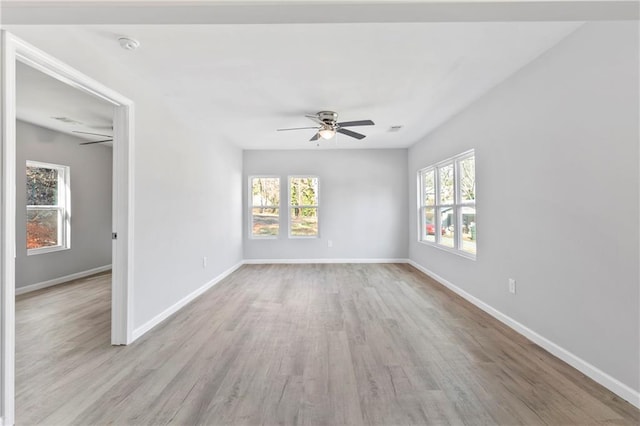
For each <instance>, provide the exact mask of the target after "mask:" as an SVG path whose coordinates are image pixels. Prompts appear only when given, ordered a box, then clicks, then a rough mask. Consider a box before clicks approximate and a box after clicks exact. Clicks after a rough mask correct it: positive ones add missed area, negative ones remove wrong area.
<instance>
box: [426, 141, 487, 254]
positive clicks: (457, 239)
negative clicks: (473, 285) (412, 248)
mask: <svg viewBox="0 0 640 426" xmlns="http://www.w3.org/2000/svg"><path fill="white" fill-rule="evenodd" d="M470 157H475V151H474V150H469V151H466V152H463V153H462V154H459V155H456V156H454V157H450V158H447V159H446V160H443V161H440V162H438V163H436V164H433V165H431V166H428V167H424V168H422V169H420V170H418V227H419V228H418V241H419V242H421V243H424V244H427V245H430V246H432V247H437V248H439V249H442V250H445V251H448V252H452V253H455V254H458V255H460V256H464V257H467V258H470V259H473V260H475V259H476V255H477V247H476V253H469V252H467V251H463V250H462V244H463V243H462V238H463V237H462V209H463V207H473V208H474V209H476V212H477V208H476V200H475V199H474V200H472V201H462V197H461V194H460V177H461V173H460V162H461V161H463V160H466V159H468V158H470ZM474 161H475V160H474ZM450 165H453V193H454V200H453V203H452V204H449V203H442V202H441V200H440V169H441V168H443V167H446V166H450ZM431 171H433V172H434V190H435V200H434V201H435V202H434V204H433V205H429V206H427V205H426V204H425V202H424V201H425V200H424V199H425V188H424V178H423V176H424V174H425V173H428V172H431ZM476 199H477V196H476ZM426 208H433V209H434V219H435V220H434V237H435V242H434V241H427V239H426V238H427V229H426V226H427V224H426V221H425V214H424V210H425V209H426ZM444 208H451V209H453V221H454V222H453V226H454V239H453V247H448V246H446V245H444V244H442V233H441V231H440V230H441V229H442V214H441V211H442V209H444ZM476 223H477V218H476Z"/></svg>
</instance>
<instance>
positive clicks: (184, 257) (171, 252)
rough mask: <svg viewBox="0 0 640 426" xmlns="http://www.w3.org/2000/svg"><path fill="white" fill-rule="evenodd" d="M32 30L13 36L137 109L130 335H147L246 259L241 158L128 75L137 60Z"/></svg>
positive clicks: (208, 126) (208, 128)
mask: <svg viewBox="0 0 640 426" xmlns="http://www.w3.org/2000/svg"><path fill="white" fill-rule="evenodd" d="M23 30H24V31H23ZM29 30H30V27H29V26H26V27H21V28H12V32H13V33H15V34H16V35H17V36H18V37H22V38H24V39H25V40H26V41H27V42H29V43H31V44H33V45H35V46H37V47H38V48H40V49H42V50H44V51H45V52H47V53H49V54H51V55H53V56H55V57H57V58H58V59H60V60H62V61H63V62H66V63H68V64H69V65H71V66H73V67H74V68H76V69H78V70H80V71H81V72H83V73H85V74H87V75H88V76H90V77H92V78H94V79H96V80H98V81H100V82H101V83H103V84H105V85H106V86H108V87H110V88H112V89H113V90H116V91H118V92H120V93H121V94H123V95H124V96H126V97H128V98H129V99H131V100H133V101H134V102H135V115H136V116H135V123H134V132H135V152H134V158H133V162H134V168H135V172H134V176H133V180H134V203H133V205H132V206H131V208H133V210H134V214H135V221H134V235H133V240H134V241H133V243H134V263H133V265H130V267H133V270H134V271H133V272H134V280H133V323H134V324H133V327H134V330H135V329H142V328H144V325H145V324H147V323H149V322H150V321H151V320H152V319H154V318H155V317H156V316H158V315H160V314H162V313H163V312H165V311H167V310H168V309H169V308H170V307H172V306H173V305H175V304H176V303H177V302H179V301H180V300H182V299H183V298H185V297H187V296H188V295H190V294H192V293H194V292H195V291H196V290H198V289H199V288H201V287H202V286H204V285H205V284H207V283H208V282H210V281H211V280H213V279H215V278H216V277H218V276H219V275H220V274H222V273H224V272H225V271H227V270H229V269H230V268H232V267H233V266H235V265H237V264H238V263H239V262H241V261H242V198H241V194H242V186H241V184H242V151H241V150H240V149H238V148H236V147H235V146H233V145H232V144H231V143H230V142H228V141H227V140H226V139H225V138H224V136H223V135H220V134H217V133H216V132H215V122H214V121H211V122H206V123H205V122H202V121H198V120H192V121H185V119H184V118H179V117H178V116H176V114H174V113H173V112H172V111H171V109H170V105H171V100H170V99H169V98H167V96H169V95H166V94H165V93H164V92H158V91H157V90H156V89H155V88H153V87H149V86H148V85H147V84H146V82H145V79H144V76H135V75H131V73H130V71H129V69H128V68H127V66H126V63H127V61H129V60H135V57H134V56H130V57H126V58H123V60H122V62H119V63H113V62H111V61H109V60H106V59H105V58H104V57H103V56H101V55H96V54H95V46H93V45H91V44H90V43H86V42H85V41H84V40H82V39H81V38H79V37H73V36H72V35H70V34H69V33H65V34H66V35H65V36H62V37H60V39H56V40H55V41H54V40H52V39H51V38H49V37H47V34H48V33H47V31H52V32H53V31H56V28H55V27H52V28H49V29H47V28H40V27H39V28H37V31H33V32H30V31H29ZM69 46H73V49H69ZM114 48H117V46H116V47H114ZM78 52H80V53H81V54H78ZM70 53H72V54H70ZM74 57H76V58H77V57H85V58H91V60H82V61H78V60H74V59H73V58H74ZM166 105H168V106H169V107H168V106H166ZM181 117H184V115H182V116H181ZM205 256H206V257H207V258H208V263H207V267H206V268H203V266H202V258H203V257H205Z"/></svg>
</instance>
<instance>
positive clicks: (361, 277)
mask: <svg viewBox="0 0 640 426" xmlns="http://www.w3.org/2000/svg"><path fill="white" fill-rule="evenodd" d="M110 279H111V277H110V275H109V274H101V275H97V276H94V277H88V278H86V279H82V280H77V281H74V282H71V283H68V284H65V285H60V286H56V287H52V288H49V289H45V290H41V291H37V292H33V293H29V294H25V295H21V296H19V297H17V298H16V349H17V350H16V409H17V413H16V415H17V422H18V424H19V425H36V424H43V425H55V426H57V425H88V424H91V425H94V424H95V425H102V424H113V425H246V426H254V425H256V426H258V425H264V426H272V425H330V426H341V425H380V426H396V425H496V424H498V425H560V424H562V425H586V424H589V425H591V424H593V425H598V424H601V425H637V424H640V411H639V410H637V409H636V408H634V407H633V406H631V405H630V404H629V403H627V402H624V401H622V400H621V399H620V398H619V397H617V396H615V395H613V394H612V393H611V392H609V391H608V390H606V389H605V388H603V387H602V386H600V385H598V384H596V383H595V382H593V381H592V380H590V379H588V378H586V377H585V376H584V375H582V374H581V373H580V372H578V371H576V370H574V369H573V368H571V367H570V366H568V365H567V364H565V363H563V362H562V361H560V360H559V359H557V358H555V357H553V356H552V355H550V354H549V353H547V352H546V351H544V350H543V349H541V348H539V347H538V346H536V345H535V344H533V343H531V342H530V341H528V340H527V339H525V338H524V337H522V336H521V335H518V334H516V333H515V332H513V331H512V330H510V329H509V328H508V327H506V326H505V325H503V324H501V323H499V322H498V321H496V320H495V319H493V318H492V317H490V316H489V315H487V314H486V313H484V312H482V311H479V310H478V309H477V308H476V307H474V306H472V305H471V304H469V303H468V302H466V301H465V300H463V299H461V298H460V297H459V296H457V295H455V294H453V293H451V292H450V291H449V290H447V289H445V288H444V287H442V286H440V285H439V284H437V283H434V282H433V281H432V280H431V279H430V278H428V277H426V276H425V275H423V274H422V273H420V272H419V271H417V270H416V269H414V268H412V267H411V266H409V265H405V264H310V265H245V266H243V267H242V268H240V269H238V270H237V271H236V272H234V273H233V274H232V275H230V276H229V277H227V278H226V279H224V280H223V281H222V282H220V283H219V284H217V285H216V286H215V287H214V288H212V289H211V290H209V291H208V292H206V293H205V294H203V295H202V296H201V297H199V298H198V299H197V300H195V301H194V302H192V303H190V304H189V305H187V306H185V307H184V308H183V309H182V310H181V311H180V312H178V313H176V314H175V315H174V316H172V317H171V318H169V319H168V320H166V321H164V322H163V323H162V324H160V325H158V326H157V327H156V328H155V329H153V330H152V331H150V332H149V333H147V334H146V335H145V336H143V337H141V338H140V339H139V340H138V341H136V342H135V343H133V344H132V345H130V346H127V347H113V346H110V343H109V342H110V336H109V333H110V297H111V293H110Z"/></svg>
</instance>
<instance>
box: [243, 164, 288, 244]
mask: <svg viewBox="0 0 640 426" xmlns="http://www.w3.org/2000/svg"><path fill="white" fill-rule="evenodd" d="M248 178H249V179H248V182H247V183H248V189H247V191H248V198H249V202H248V205H249V223H248V230H249V238H250V239H252V240H275V239H277V238H279V237H280V230H281V229H282V178H281V177H280V176H277V175H251V176H249V177H248ZM254 179H278V191H279V192H280V196H279V197H278V205H277V206H275V205H274V206H254V205H253V180H254ZM269 207H272V208H277V209H278V233H277V234H276V235H253V209H254V208H269Z"/></svg>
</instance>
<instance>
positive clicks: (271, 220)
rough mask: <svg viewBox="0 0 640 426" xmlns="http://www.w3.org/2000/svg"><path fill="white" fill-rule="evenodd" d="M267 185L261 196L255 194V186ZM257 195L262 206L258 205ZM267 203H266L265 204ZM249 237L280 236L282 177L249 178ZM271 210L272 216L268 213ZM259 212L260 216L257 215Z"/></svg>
mask: <svg viewBox="0 0 640 426" xmlns="http://www.w3.org/2000/svg"><path fill="white" fill-rule="evenodd" d="M256 184H259V185H262V184H265V186H269V185H271V186H273V187H272V188H263V192H262V193H261V194H255V189H256V187H255V185H256ZM256 195H258V197H257V198H258V199H259V200H260V204H256ZM264 201H266V203H265V202H264ZM249 205H250V206H251V207H250V211H249V236H250V237H251V238H258V239H262V238H267V239H269V238H278V235H279V234H280V177H279V176H268V175H261V176H249ZM266 210H271V212H270V213H271V214H268V213H269V212H266ZM257 211H259V213H260V214H256V213H257Z"/></svg>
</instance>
